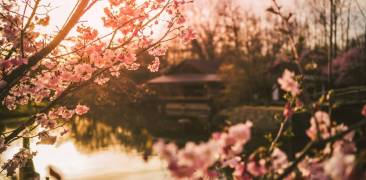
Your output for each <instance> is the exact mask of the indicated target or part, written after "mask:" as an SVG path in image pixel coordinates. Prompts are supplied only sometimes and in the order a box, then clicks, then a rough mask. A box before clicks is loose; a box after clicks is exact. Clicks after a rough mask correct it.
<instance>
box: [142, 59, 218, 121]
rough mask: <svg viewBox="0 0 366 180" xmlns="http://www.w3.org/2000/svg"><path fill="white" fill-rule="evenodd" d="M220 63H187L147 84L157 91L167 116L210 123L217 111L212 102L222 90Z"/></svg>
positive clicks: (196, 61) (180, 64)
mask: <svg viewBox="0 0 366 180" xmlns="http://www.w3.org/2000/svg"><path fill="white" fill-rule="evenodd" d="M219 66H220V62H219V61H208V60H186V61H182V62H180V63H178V64H177V65H174V66H172V67H171V68H169V69H168V70H167V71H165V72H164V73H163V75H161V76H159V77H156V78H154V79H151V80H149V81H148V82H147V83H148V85H149V86H150V87H152V88H153V89H155V90H156V91H157V93H158V95H159V99H160V102H161V105H160V110H161V112H162V113H164V114H165V115H170V116H180V117H195V118H200V119H207V118H210V116H211V115H212V114H213V112H214V111H215V108H214V106H213V103H212V101H213V98H214V97H217V96H218V95H219V94H220V91H221V89H222V87H223V85H222V81H221V79H220V77H219V76H218V74H217V71H218V69H219Z"/></svg>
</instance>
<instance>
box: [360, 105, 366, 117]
mask: <svg viewBox="0 0 366 180" xmlns="http://www.w3.org/2000/svg"><path fill="white" fill-rule="evenodd" d="M361 114H362V115H363V116H365V117H366V104H365V105H364V106H363V108H362V111H361Z"/></svg>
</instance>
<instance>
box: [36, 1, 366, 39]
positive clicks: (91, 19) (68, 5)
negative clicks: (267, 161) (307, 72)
mask: <svg viewBox="0 0 366 180" xmlns="http://www.w3.org/2000/svg"><path fill="white" fill-rule="evenodd" d="M139 1H144V0H139ZM214 1H215V0H212V1H211V0H195V6H201V7H199V8H206V7H208V6H209V5H208V4H207V2H210V3H211V2H214ZM216 1H217V2H218V3H220V0H216ZM236 1H237V2H238V3H239V4H240V5H241V6H243V7H244V9H246V10H250V11H253V12H255V13H256V14H258V15H262V14H264V13H265V9H266V8H268V7H269V6H270V4H271V0H236ZM304 1H306V0H278V2H279V4H281V5H283V6H284V7H285V9H286V8H287V9H289V8H291V11H294V9H293V8H294V7H296V6H297V7H302V6H301V3H302V2H304ZM42 2H44V3H45V4H46V3H48V2H49V3H51V4H52V6H53V7H56V8H55V9H54V10H52V11H51V13H50V16H51V22H50V26H49V27H47V29H46V30H43V31H44V32H48V33H52V32H55V31H57V29H60V28H61V27H62V25H63V23H64V22H65V20H66V18H67V16H68V14H69V12H70V11H71V10H72V8H73V6H74V4H75V3H76V2H77V0H43V1H42ZM107 2H108V0H100V1H98V2H97V3H96V4H95V5H94V7H93V8H92V9H90V10H89V11H88V12H87V13H86V14H85V15H84V16H83V17H82V21H86V24H88V25H91V26H93V27H95V28H97V29H98V30H99V31H100V33H101V34H106V33H108V32H109V30H108V29H105V28H102V27H103V24H102V20H101V17H102V16H103V8H104V7H106V6H107V4H108V3H107ZM358 2H359V3H360V4H361V6H363V7H366V1H365V0H358ZM212 4H213V3H211V4H210V5H212ZM355 11H357V12H358V9H355ZM295 13H297V14H299V13H303V12H300V11H296V12H295ZM303 17H304V16H303ZM57 27H58V28H57Z"/></svg>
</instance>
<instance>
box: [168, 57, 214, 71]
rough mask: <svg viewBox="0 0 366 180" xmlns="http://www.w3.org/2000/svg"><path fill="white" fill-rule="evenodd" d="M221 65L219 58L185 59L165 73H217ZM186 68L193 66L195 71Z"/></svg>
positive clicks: (192, 68)
mask: <svg viewBox="0 0 366 180" xmlns="http://www.w3.org/2000/svg"><path fill="white" fill-rule="evenodd" d="M220 65H221V61H218V60H185V61H182V62H180V63H179V64H177V65H175V66H173V67H171V68H169V69H168V70H167V71H166V72H165V74H184V73H198V74H214V73H217V71H218V70H219V68H220ZM185 68H191V71H193V72H185V71H187V70H186V69H185Z"/></svg>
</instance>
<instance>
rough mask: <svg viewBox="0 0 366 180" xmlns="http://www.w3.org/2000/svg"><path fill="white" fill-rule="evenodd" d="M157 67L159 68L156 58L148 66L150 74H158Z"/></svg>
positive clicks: (158, 61)
mask: <svg viewBox="0 0 366 180" xmlns="http://www.w3.org/2000/svg"><path fill="white" fill-rule="evenodd" d="M159 66H160V60H159V58H158V57H155V59H154V61H153V62H152V64H149V65H148V67H147V68H148V69H149V70H150V71H151V72H158V71H159Z"/></svg>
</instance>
